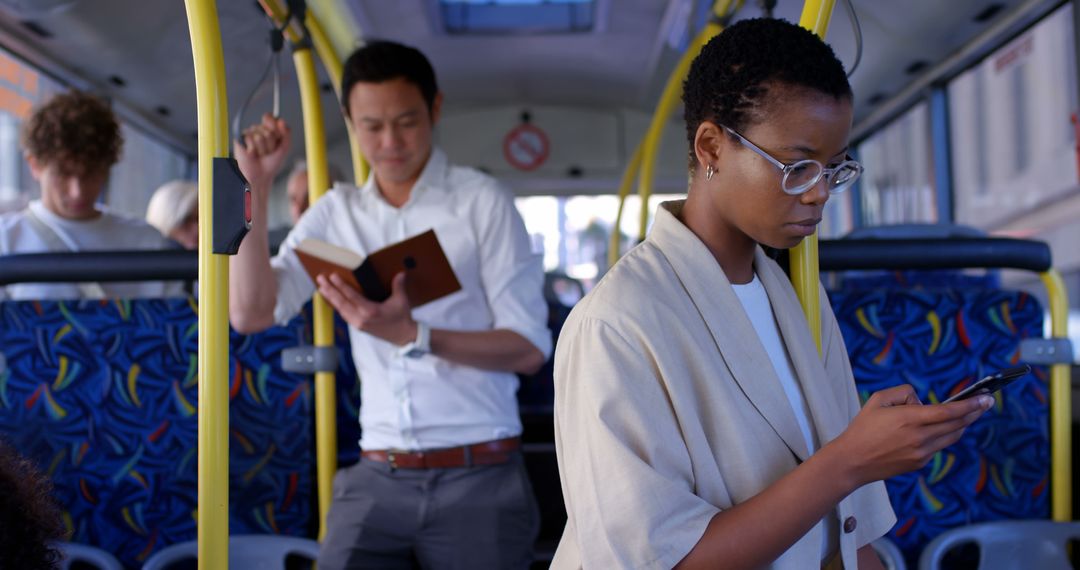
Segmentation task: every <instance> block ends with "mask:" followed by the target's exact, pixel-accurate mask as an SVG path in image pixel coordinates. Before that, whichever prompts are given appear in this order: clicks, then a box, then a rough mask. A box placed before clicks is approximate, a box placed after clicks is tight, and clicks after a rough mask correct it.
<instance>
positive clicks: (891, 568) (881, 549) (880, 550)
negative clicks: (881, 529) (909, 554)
mask: <svg viewBox="0 0 1080 570" xmlns="http://www.w3.org/2000/svg"><path fill="white" fill-rule="evenodd" d="M870 545H871V546H872V547H873V548H874V553H876V554H877V555H878V558H880V559H881V563H882V564H883V565H884V566H885V570H907V564H905V563H904V553H903V552H900V547H898V546H896V543H895V542H893V541H891V540H889V539H888V538H885V537H882V538H879V539H877V540H875V541H874V542H872V543H870Z"/></svg>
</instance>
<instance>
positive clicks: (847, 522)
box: [844, 517, 859, 534]
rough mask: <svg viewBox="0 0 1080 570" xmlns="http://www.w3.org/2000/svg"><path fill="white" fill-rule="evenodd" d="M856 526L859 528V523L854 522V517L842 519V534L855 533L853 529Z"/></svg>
mask: <svg viewBox="0 0 1080 570" xmlns="http://www.w3.org/2000/svg"><path fill="white" fill-rule="evenodd" d="M857 526H859V521H857V520H855V517H848V518H846V519H844V533H846V534H851V533H853V532H855V527H857Z"/></svg>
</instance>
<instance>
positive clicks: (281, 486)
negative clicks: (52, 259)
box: [0, 299, 358, 568]
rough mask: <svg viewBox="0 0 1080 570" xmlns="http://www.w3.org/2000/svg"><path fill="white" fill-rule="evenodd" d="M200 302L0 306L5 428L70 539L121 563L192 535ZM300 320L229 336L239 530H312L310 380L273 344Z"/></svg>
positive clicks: (293, 336) (0, 422)
mask: <svg viewBox="0 0 1080 570" xmlns="http://www.w3.org/2000/svg"><path fill="white" fill-rule="evenodd" d="M196 311H197V308H196V307H195V305H194V302H193V301H192V300H191V299H167V300H151V299H143V300H135V301H111V300H110V301H69V302H63V301H60V302H56V301H50V302H6V303H0V352H3V353H4V355H5V356H6V359H7V363H8V370H6V371H5V372H2V373H0V434H2V435H3V436H5V437H7V438H8V439H9V440H10V441H11V442H12V444H13V445H14V446H15V448H16V449H18V450H19V451H20V452H22V453H24V454H26V455H27V456H29V457H31V458H32V459H33V460H35V461H36V462H37V464H38V466H39V467H40V468H41V469H42V470H44V471H45V472H47V473H48V475H49V476H50V477H51V479H52V480H53V482H54V485H55V492H56V495H57V497H58V499H59V501H60V503H61V505H62V508H63V511H64V513H63V516H64V522H65V524H66V525H67V527H68V528H69V529H70V530H71V531H72V533H73V534H72V537H71V540H72V541H75V542H80V543H86V544H91V545H94V546H98V547H100V548H103V549H105V550H108V551H109V552H112V553H115V554H116V555H117V556H118V558H120V560H121V562H123V563H124V564H125V566H127V567H130V568H134V567H138V566H139V565H141V563H142V562H143V561H145V560H146V558H147V557H149V556H150V555H151V554H153V553H154V552H156V551H158V550H160V549H161V548H163V547H165V546H168V545H169V544H173V543H177V542H182V541H186V540H190V539H193V538H194V537H195V511H196V506H197V505H196V462H197V457H196V455H197V454H196V447H197V439H196V438H197V429H198V428H197V417H196V405H197V402H198V398H197V390H196V384H197V376H196V369H197V357H196V355H197V342H198V341H197V330H198V329H197V313H196ZM308 328H309V327H308V325H307V322H306V318H305V317H304V316H300V317H297V318H296V319H294V320H293V321H292V322H290V323H289V324H288V325H287V326H284V327H274V328H271V329H269V330H267V331H265V332H263V333H259V334H257V335H251V336H242V335H237V334H235V333H233V335H232V337H231V341H230V344H231V346H230V350H231V358H230V361H229V378H228V382H229V387H228V389H229V395H230V438H229V447H230V462H231V466H232V469H231V473H230V477H229V479H230V527H231V532H232V533H234V534H241V533H244V534H252V533H275V534H287V535H297V536H309V535H310V534H311V533H312V531H313V530H314V512H315V509H314V506H313V501H314V489H313V481H312V479H313V473H314V457H313V450H312V447H313V442H312V438H313V428H312V423H311V416H312V395H313V394H312V382H311V380H310V378H309V377H306V376H303V375H297V374H290V373H286V372H283V371H282V370H281V368H280V355H279V353H280V351H281V350H282V349H283V348H286V347H289V346H295V345H297V344H301V343H302V342H304V339H305V338H309V335H308V332H307V331H308ZM344 360H346V361H347V362H346V363H345V364H343V367H346V366H347V367H350V369H351V360H350V359H348V358H346V359H344ZM350 378H355V375H353V376H351V377H350ZM339 385H343V386H345V388H344V390H345V391H346V392H348V391H349V390H350V388H349V386H352V385H355V382H354V381H350V379H349V378H346V379H345V380H344V381H339ZM341 405H342V406H352V407H354V408H355V406H356V405H357V403H356V400H355V398H354V399H353V400H351V401H346V402H343V403H342V404H341ZM339 422H340V423H341V424H342V425H355V424H356V416H355V414H354V415H352V416H351V417H348V416H346V417H341V416H340V415H339ZM356 429H358V428H356ZM340 439H341V438H339V440H340ZM355 441H356V440H355V439H353V440H352V441H351V442H348V441H347V440H346V441H345V442H343V445H342V447H343V448H347V447H349V446H350V445H351V447H353V448H355V447H356V443H355Z"/></svg>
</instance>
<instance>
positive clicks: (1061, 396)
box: [1040, 269, 1072, 521]
mask: <svg viewBox="0 0 1080 570" xmlns="http://www.w3.org/2000/svg"><path fill="white" fill-rule="evenodd" d="M1040 277H1042V281H1043V284H1044V285H1046V290H1047V292H1048V293H1049V294H1050V295H1049V297H1050V336H1052V337H1053V338H1068V336H1069V330H1068V329H1069V327H1068V319H1069V299H1068V295H1067V293H1066V292H1065V282H1064V281H1062V279H1061V274H1060V273H1058V272H1057V270H1054V269H1051V270H1050V271H1047V272H1046V273H1043V274H1042V275H1041V276H1040ZM1069 356H1070V357H1071V356H1072V355H1069ZM1071 429H1072V393H1071V391H1070V384H1069V365H1068V364H1054V365H1053V366H1051V367H1050V501H1051V507H1050V508H1051V517H1053V519H1054V520H1056V521H1070V520H1072V431H1071Z"/></svg>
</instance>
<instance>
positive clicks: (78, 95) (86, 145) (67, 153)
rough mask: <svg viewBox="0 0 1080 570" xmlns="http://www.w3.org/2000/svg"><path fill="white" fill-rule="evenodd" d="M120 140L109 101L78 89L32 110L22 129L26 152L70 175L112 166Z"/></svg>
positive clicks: (120, 143)
mask: <svg viewBox="0 0 1080 570" xmlns="http://www.w3.org/2000/svg"><path fill="white" fill-rule="evenodd" d="M123 144H124V139H123V138H121V136H120V124H119V123H118V122H117V120H116V116H115V115H114V114H113V112H112V109H110V108H109V105H108V104H107V103H106V102H105V101H102V100H101V99H99V98H97V97H95V96H93V95H90V94H88V93H83V92H81V91H71V92H68V93H62V94H60V95H57V96H55V97H53V98H52V99H50V100H49V101H48V102H46V103H45V104H44V105H42V106H41V107H39V108H38V109H37V110H36V111H34V114H33V115H32V116H31V117H30V119H29V120H28V121H27V122H26V125H25V126H24V127H23V131H22V146H23V150H25V151H26V153H27V154H29V155H31V156H33V157H34V159H35V160H37V161H38V162H40V163H41V164H56V165H58V166H59V167H60V169H61V171H62V172H63V173H64V174H70V175H81V174H84V173H87V172H92V171H97V170H99V169H103V168H104V169H107V168H109V167H111V166H112V165H114V164H116V162H117V161H118V160H120V149H121V147H123Z"/></svg>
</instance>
